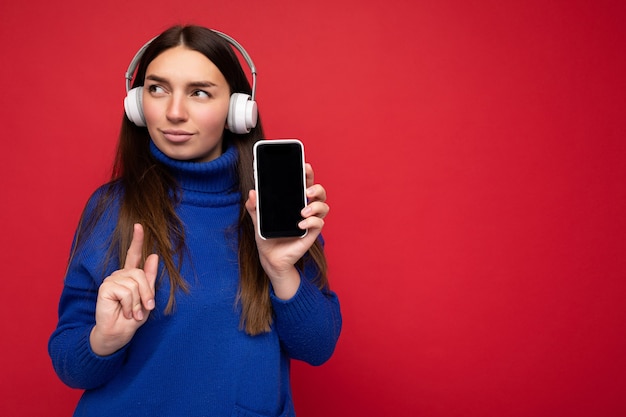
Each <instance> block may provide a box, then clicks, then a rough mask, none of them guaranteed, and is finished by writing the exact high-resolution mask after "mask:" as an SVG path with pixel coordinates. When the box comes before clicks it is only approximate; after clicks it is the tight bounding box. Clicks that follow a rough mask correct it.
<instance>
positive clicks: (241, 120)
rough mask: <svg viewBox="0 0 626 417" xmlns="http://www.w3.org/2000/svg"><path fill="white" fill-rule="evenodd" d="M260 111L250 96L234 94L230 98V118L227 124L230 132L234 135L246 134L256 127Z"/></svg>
mask: <svg viewBox="0 0 626 417" xmlns="http://www.w3.org/2000/svg"><path fill="white" fill-rule="evenodd" d="M257 118H258V110H257V105H256V101H253V100H251V99H250V96H249V95H248V94H243V93H233V94H232V95H231V96H230V104H229V108H228V118H227V119H226V124H227V126H228V130H230V131H231V132H233V133H238V134H240V135H241V134H245V133H248V132H250V129H252V128H254V127H256V123H257Z"/></svg>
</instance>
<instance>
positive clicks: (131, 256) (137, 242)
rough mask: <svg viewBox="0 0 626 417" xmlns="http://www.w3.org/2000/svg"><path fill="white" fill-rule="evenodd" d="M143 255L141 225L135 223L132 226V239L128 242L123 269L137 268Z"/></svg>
mask: <svg viewBox="0 0 626 417" xmlns="http://www.w3.org/2000/svg"><path fill="white" fill-rule="evenodd" d="M142 256H143V226H142V225H141V224H139V223H135V225H134V226H133V240H132V241H131V242H130V247H129V248H128V252H126V262H124V269H134V268H139V265H141V258H142Z"/></svg>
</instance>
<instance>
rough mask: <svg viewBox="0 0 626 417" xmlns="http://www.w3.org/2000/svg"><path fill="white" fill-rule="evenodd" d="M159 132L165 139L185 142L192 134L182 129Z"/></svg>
mask: <svg viewBox="0 0 626 417" xmlns="http://www.w3.org/2000/svg"><path fill="white" fill-rule="evenodd" d="M161 133H163V136H165V139H167V140H168V141H170V142H174V143H181V142H186V141H188V140H189V139H190V138H191V137H192V136H193V133H190V132H187V131H184V130H162V131H161Z"/></svg>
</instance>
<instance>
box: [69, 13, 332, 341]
mask: <svg viewBox="0 0 626 417" xmlns="http://www.w3.org/2000/svg"><path fill="white" fill-rule="evenodd" d="M179 45H184V46H185V47H187V48H189V49H192V50H195V51H198V52H200V53H202V54H203V55H205V56H206V57H207V58H208V59H209V60H210V61H211V62H213V63H214V64H215V65H216V66H217V68H218V69H219V70H220V71H221V73H222V74H223V75H224V77H225V78H226V81H227V82H228V85H229V86H230V90H231V94H232V93H235V92H238V93H246V94H250V93H251V87H250V84H249V82H248V80H247V78H246V75H245V73H244V71H243V69H242V67H241V64H240V63H239V60H238V59H237V56H236V55H235V53H234V51H233V49H232V48H231V47H230V45H229V44H228V42H226V41H225V40H224V39H223V38H222V37H220V36H219V35H217V34H215V33H214V32H213V31H211V30H210V29H207V28H204V27H200V26H193V25H192V26H174V27H172V28H170V29H168V30H166V31H165V32H163V33H162V34H161V35H159V36H158V37H157V38H155V39H154V40H153V41H152V42H151V43H150V45H149V46H148V48H147V49H146V50H145V52H144V54H143V56H142V58H141V61H140V63H139V65H138V67H137V74H136V76H135V78H134V80H135V81H134V83H133V88H134V87H138V86H141V85H143V82H144V78H145V74H146V69H147V67H148V64H149V63H150V62H151V61H152V60H153V59H155V58H156V57H157V56H158V55H159V54H161V53H162V52H163V51H165V50H167V49H170V48H173V47H176V46H179ZM263 137H264V133H263V127H262V125H261V120H260V117H259V120H258V123H257V126H256V128H253V129H252V130H251V131H250V133H247V134H243V135H237V134H233V133H231V132H230V131H228V130H225V131H224V138H223V139H224V141H225V142H226V141H227V142H229V143H231V144H233V145H234V146H235V147H236V148H237V150H238V153H239V162H238V166H237V172H238V176H239V190H240V192H241V204H240V209H239V220H238V224H237V225H236V226H237V231H238V233H237V237H238V257H239V291H238V295H237V302H238V303H240V304H241V311H242V313H241V321H240V324H241V327H242V328H243V329H245V331H246V333H248V334H250V335H257V334H260V333H263V332H268V331H269V330H270V326H271V323H272V306H271V302H270V297H269V283H270V282H269V278H268V277H267V275H266V273H265V271H264V270H263V268H262V267H261V264H260V261H259V254H258V250H257V247H256V241H255V230H254V226H253V224H252V220H251V219H250V216H249V215H248V212H247V211H246V209H245V206H244V204H245V201H246V199H247V196H248V191H249V190H251V189H253V188H254V173H253V161H252V147H253V145H254V143H255V142H256V141H258V140H259V139H261V138H263ZM149 146H150V136H149V134H148V130H147V129H146V128H145V127H138V126H136V125H134V124H133V123H132V122H131V121H130V120H128V118H126V117H124V118H123V120H122V126H121V130H120V137H119V143H118V147H117V152H116V157H115V161H114V164H113V171H112V175H111V181H110V182H109V187H106V189H105V192H104V193H102V194H101V195H100V197H99V199H98V201H97V205H96V209H95V211H94V212H92V216H90V217H91V219H87V220H86V221H85V222H84V225H83V226H86V227H81V228H82V229H84V230H83V232H81V233H79V235H78V240H77V244H76V246H78V245H80V243H81V241H84V239H85V238H84V236H86V235H88V234H89V233H88V231H89V230H90V229H91V228H93V226H94V225H95V223H96V221H97V219H98V218H99V217H100V216H101V215H102V214H103V213H106V212H107V211H108V209H109V208H110V206H111V202H112V201H115V200H116V198H118V199H119V201H120V210H119V217H118V219H117V224H116V227H115V230H114V232H113V236H112V238H111V246H110V250H109V253H110V254H112V255H113V254H117V255H118V256H119V262H120V267H122V266H123V265H124V261H125V257H126V250H127V248H128V247H129V246H130V242H131V239H132V230H133V224H134V223H141V224H142V225H143V227H144V231H145V233H144V245H143V248H144V259H145V258H146V257H147V255H148V254H149V253H151V252H156V253H157V254H158V255H159V256H160V258H161V260H162V261H163V263H164V266H165V271H164V273H165V274H166V275H167V276H168V277H169V281H170V295H169V300H168V304H167V306H166V309H165V312H166V313H167V314H171V313H172V312H173V311H174V308H175V295H176V293H177V292H178V291H179V290H182V291H183V292H188V291H189V288H188V285H187V283H186V281H185V279H184V278H183V277H182V276H181V274H180V264H181V261H182V258H183V255H184V252H185V248H186V246H185V229H184V225H183V224H182V222H181V220H180V219H179V218H178V215H177V214H176V211H175V209H176V206H177V204H178V203H179V195H180V191H179V188H178V184H177V183H176V181H175V179H174V177H173V176H172V175H171V174H170V173H169V172H168V170H167V168H166V167H165V166H163V165H162V164H160V163H159V162H157V161H156V160H155V158H154V157H153V156H152V154H151V152H150V150H149ZM120 193H121V194H120ZM84 220H85V219H84ZM81 223H83V222H82V221H81ZM85 229H86V230H85ZM79 231H80V230H79ZM81 235H82V236H81ZM305 260H307V261H312V262H314V263H315V265H316V266H317V270H318V271H319V272H318V276H317V278H316V284H317V285H318V287H319V288H324V287H327V285H328V281H327V277H326V269H327V268H326V260H325V257H324V253H323V250H322V245H321V243H320V242H319V241H318V242H316V243H315V244H314V245H313V246H312V247H311V249H310V250H309V252H308V253H307V254H306V255H305V257H304V258H303V259H302V260H300V262H299V265H298V266H299V267H300V268H302V267H303V264H304V262H305Z"/></svg>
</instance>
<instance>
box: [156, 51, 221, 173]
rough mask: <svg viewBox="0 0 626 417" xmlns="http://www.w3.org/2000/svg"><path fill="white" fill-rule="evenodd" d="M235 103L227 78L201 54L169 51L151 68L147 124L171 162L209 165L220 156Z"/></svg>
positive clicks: (159, 146) (159, 56)
mask: <svg viewBox="0 0 626 417" xmlns="http://www.w3.org/2000/svg"><path fill="white" fill-rule="evenodd" d="M229 101H230V87H229V86H228V83H227V82H226V79H225V78H224V75H222V73H221V72H220V70H218V69H217V67H216V66H215V65H214V64H213V62H211V61H210V60H209V59H208V58H207V57H206V56H204V55H203V54H201V53H200V52H198V51H194V50H191V49H188V48H186V47H185V46H177V47H174V48H170V49H167V50H165V51H164V52H162V53H161V54H160V55H158V56H157V57H156V58H155V59H154V60H153V61H152V62H151V63H150V64H149V65H148V68H147V69H146V78H145V80H144V88H143V111H144V115H145V118H146V125H147V127H148V132H149V133H150V137H151V138H152V141H153V142H154V144H155V145H156V146H157V147H158V148H159V150H161V152H163V153H164V154H166V155H167V156H169V157H170V158H173V159H178V160H185V161H202V162H204V161H210V160H212V159H215V158H217V157H218V156H220V155H221V154H222V137H223V134H224V128H225V126H226V117H227V115H228V105H229Z"/></svg>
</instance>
